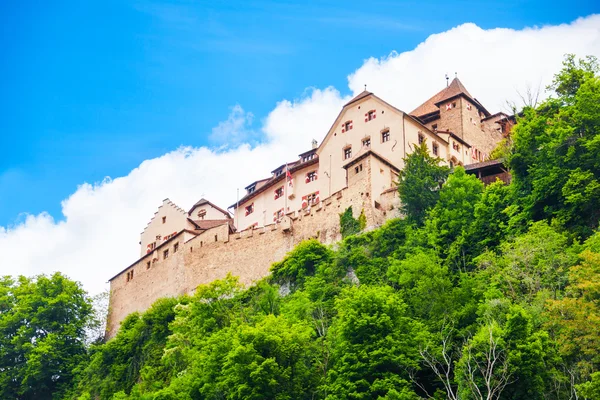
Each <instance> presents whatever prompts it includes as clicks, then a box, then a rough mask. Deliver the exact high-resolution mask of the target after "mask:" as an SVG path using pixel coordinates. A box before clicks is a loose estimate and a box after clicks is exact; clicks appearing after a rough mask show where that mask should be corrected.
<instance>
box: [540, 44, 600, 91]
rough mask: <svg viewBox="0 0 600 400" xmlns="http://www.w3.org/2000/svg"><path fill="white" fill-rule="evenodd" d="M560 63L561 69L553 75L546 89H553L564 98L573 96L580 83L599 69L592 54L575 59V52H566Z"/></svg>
mask: <svg viewBox="0 0 600 400" xmlns="http://www.w3.org/2000/svg"><path fill="white" fill-rule="evenodd" d="M562 65H563V68H562V70H561V71H560V72H559V73H558V74H556V75H555V76H554V80H553V81H552V84H551V85H550V86H548V89H551V90H554V91H555V92H556V94H558V95H559V96H561V97H562V98H564V99H571V98H573V97H574V96H575V95H576V94H577V92H578V91H579V88H580V87H581V85H582V84H584V83H585V82H586V81H588V80H589V79H591V78H593V77H594V76H595V75H596V74H597V73H598V71H599V70H600V66H599V65H598V60H597V59H596V57H594V56H587V57H586V58H585V59H579V60H576V59H575V54H567V55H566V56H565V59H564V60H563V63H562Z"/></svg>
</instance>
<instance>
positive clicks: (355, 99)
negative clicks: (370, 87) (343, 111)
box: [344, 90, 373, 107]
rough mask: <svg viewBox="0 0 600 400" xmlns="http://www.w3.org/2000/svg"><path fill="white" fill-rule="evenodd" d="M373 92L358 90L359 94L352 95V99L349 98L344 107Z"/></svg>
mask: <svg viewBox="0 0 600 400" xmlns="http://www.w3.org/2000/svg"><path fill="white" fill-rule="evenodd" d="M370 94H373V93H371V92H368V91H366V90H363V91H362V92H360V93H359V94H357V95H356V96H354V98H353V99H352V100H350V101H349V102H347V103H346V104H344V107H346V106H348V105H350V104H352V103H354V102H357V101H359V100H360V99H364V98H365V97H367V96H368V95H370Z"/></svg>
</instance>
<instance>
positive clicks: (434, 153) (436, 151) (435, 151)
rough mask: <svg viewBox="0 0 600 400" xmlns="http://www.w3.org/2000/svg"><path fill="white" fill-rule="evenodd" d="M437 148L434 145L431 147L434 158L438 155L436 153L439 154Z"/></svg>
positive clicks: (436, 145) (435, 144)
mask: <svg viewBox="0 0 600 400" xmlns="http://www.w3.org/2000/svg"><path fill="white" fill-rule="evenodd" d="M438 148H439V146H438V144H437V143H434V144H433V146H432V150H433V155H434V156H437V155H438V153H439V151H438Z"/></svg>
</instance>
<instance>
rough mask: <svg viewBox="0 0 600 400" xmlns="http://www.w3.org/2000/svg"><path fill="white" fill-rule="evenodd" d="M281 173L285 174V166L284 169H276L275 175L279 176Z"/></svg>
mask: <svg viewBox="0 0 600 400" xmlns="http://www.w3.org/2000/svg"><path fill="white" fill-rule="evenodd" d="M281 174H283V168H282V169H279V170H277V171H275V176H276V177H277V176H280V175H281Z"/></svg>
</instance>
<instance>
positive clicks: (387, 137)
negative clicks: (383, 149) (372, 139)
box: [381, 131, 390, 143]
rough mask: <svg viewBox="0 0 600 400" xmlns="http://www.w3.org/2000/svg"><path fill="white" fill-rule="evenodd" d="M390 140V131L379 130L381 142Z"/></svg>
mask: <svg viewBox="0 0 600 400" xmlns="http://www.w3.org/2000/svg"><path fill="white" fill-rule="evenodd" d="M389 141H390V131H383V132H381V143H385V142H389Z"/></svg>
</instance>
